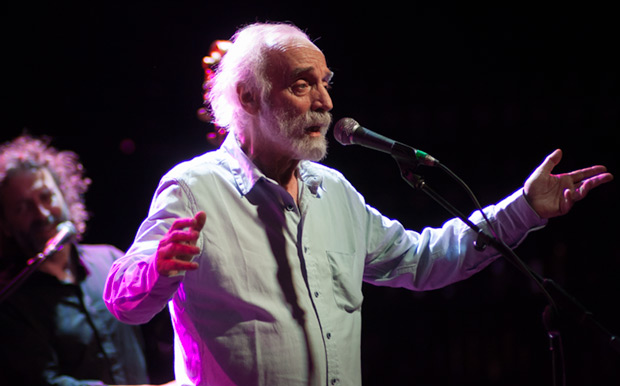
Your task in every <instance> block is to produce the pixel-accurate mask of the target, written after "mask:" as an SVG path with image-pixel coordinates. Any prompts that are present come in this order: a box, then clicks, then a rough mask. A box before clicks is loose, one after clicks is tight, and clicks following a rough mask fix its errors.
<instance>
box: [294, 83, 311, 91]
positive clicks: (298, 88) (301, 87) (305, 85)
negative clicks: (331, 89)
mask: <svg viewBox="0 0 620 386" xmlns="http://www.w3.org/2000/svg"><path fill="white" fill-rule="evenodd" d="M291 89H292V90H293V92H294V93H295V94H304V93H306V92H307V91H308V90H309V89H310V85H309V84H308V82H297V83H295V84H293V86H292V87H291Z"/></svg>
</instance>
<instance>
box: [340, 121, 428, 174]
mask: <svg viewBox="0 0 620 386" xmlns="http://www.w3.org/2000/svg"><path fill="white" fill-rule="evenodd" d="M334 137H335V138H336V140H337V141H338V142H340V144H342V145H344V146H347V145H353V144H354V145H361V146H364V147H367V148H369V149H373V150H378V151H381V152H383V153H388V154H391V155H392V156H394V157H398V158H406V159H412V158H413V159H415V160H416V161H418V162H419V163H421V164H423V165H426V166H437V165H438V164H439V161H438V160H437V159H435V158H433V157H431V156H430V155H429V154H427V153H425V152H423V151H421V150H417V149H414V148H412V147H411V146H407V145H405V144H402V143H400V142H397V141H394V140H393V139H390V138H387V137H385V136H383V135H381V134H379V133H375V132H374V131H372V130H368V129H367V128H365V127H362V126H360V124H359V123H357V121H356V120H355V119H353V118H342V119H340V120H339V121H338V122H336V125H335V126H334Z"/></svg>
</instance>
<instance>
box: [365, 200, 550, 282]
mask: <svg viewBox="0 0 620 386" xmlns="http://www.w3.org/2000/svg"><path fill="white" fill-rule="evenodd" d="M484 212H485V214H486V215H487V217H488V218H489V221H490V222H491V224H492V225H493V228H494V229H495V230H496V231H497V236H498V238H499V239H501V240H502V241H503V242H504V243H505V244H506V245H508V246H509V247H510V248H515V247H516V246H517V245H519V244H520V243H521V242H522V241H523V239H524V238H525V237H526V235H527V234H528V233H529V232H530V231H532V230H535V229H540V228H542V227H543V226H545V224H546V220H544V219H541V218H540V217H539V216H538V214H537V213H536V212H535V211H534V210H533V209H532V208H531V207H530V206H529V204H528V203H527V200H526V199H525V196H524V194H523V190H522V189H520V190H518V191H517V192H515V193H513V194H512V195H510V196H509V197H507V198H506V199H504V200H502V201H501V202H500V203H498V204H496V205H492V206H489V207H486V208H484ZM369 213H370V214H369V218H370V220H369V222H368V224H369V225H368V229H369V230H368V234H369V235H370V236H369V237H368V245H367V247H368V250H367V258H366V266H365V271H364V280H365V281H366V282H369V283H372V284H375V285H383V286H390V287H405V288H409V289H413V290H431V289H437V288H441V287H444V286H446V285H449V284H452V283H454V282H457V281H459V280H463V279H465V278H468V277H470V276H471V275H473V274H474V273H476V272H479V271H481V270H482V269H484V268H485V267H486V266H488V265H489V264H490V263H491V262H493V261H494V260H495V259H496V258H497V257H498V256H499V253H498V251H496V250H495V249H494V248H492V247H490V246H489V247H487V248H485V249H484V250H482V251H479V250H477V249H476V248H474V243H475V242H476V240H477V238H478V234H477V233H476V232H475V231H474V230H472V229H471V228H470V227H469V226H468V225H467V224H465V223H464V222H463V221H461V220H460V219H452V220H449V221H447V222H446V223H444V224H443V226H442V227H441V228H430V227H429V228H424V229H423V230H422V231H421V232H420V233H418V232H414V231H411V230H405V229H404V228H403V226H402V225H401V224H400V223H398V222H397V221H394V220H389V219H387V218H385V217H383V216H381V215H380V214H379V213H378V212H376V211H374V210H373V209H372V208H369ZM469 220H470V221H471V222H472V223H474V224H476V225H477V226H478V227H480V228H481V229H482V230H484V231H485V232H487V233H488V232H489V227H488V225H487V224H486V222H485V221H484V218H483V216H482V215H481V213H480V212H479V211H477V212H474V213H473V214H472V215H471V216H470V217H469Z"/></svg>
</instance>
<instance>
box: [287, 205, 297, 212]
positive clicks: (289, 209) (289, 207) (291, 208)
mask: <svg viewBox="0 0 620 386" xmlns="http://www.w3.org/2000/svg"><path fill="white" fill-rule="evenodd" d="M293 209H295V207H294V206H293V205H287V206H286V210H288V211H289V212H290V211H292V210H293Z"/></svg>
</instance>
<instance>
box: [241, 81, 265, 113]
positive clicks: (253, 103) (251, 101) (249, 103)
mask: <svg viewBox="0 0 620 386" xmlns="http://www.w3.org/2000/svg"><path fill="white" fill-rule="evenodd" d="M237 97H238V98H239V102H241V106H243V109H244V110H245V111H246V112H247V113H248V114H251V115H256V114H257V113H258V110H259V106H260V102H259V99H258V96H257V95H256V92H255V90H252V89H250V88H249V87H247V86H246V85H244V84H238V85H237Z"/></svg>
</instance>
